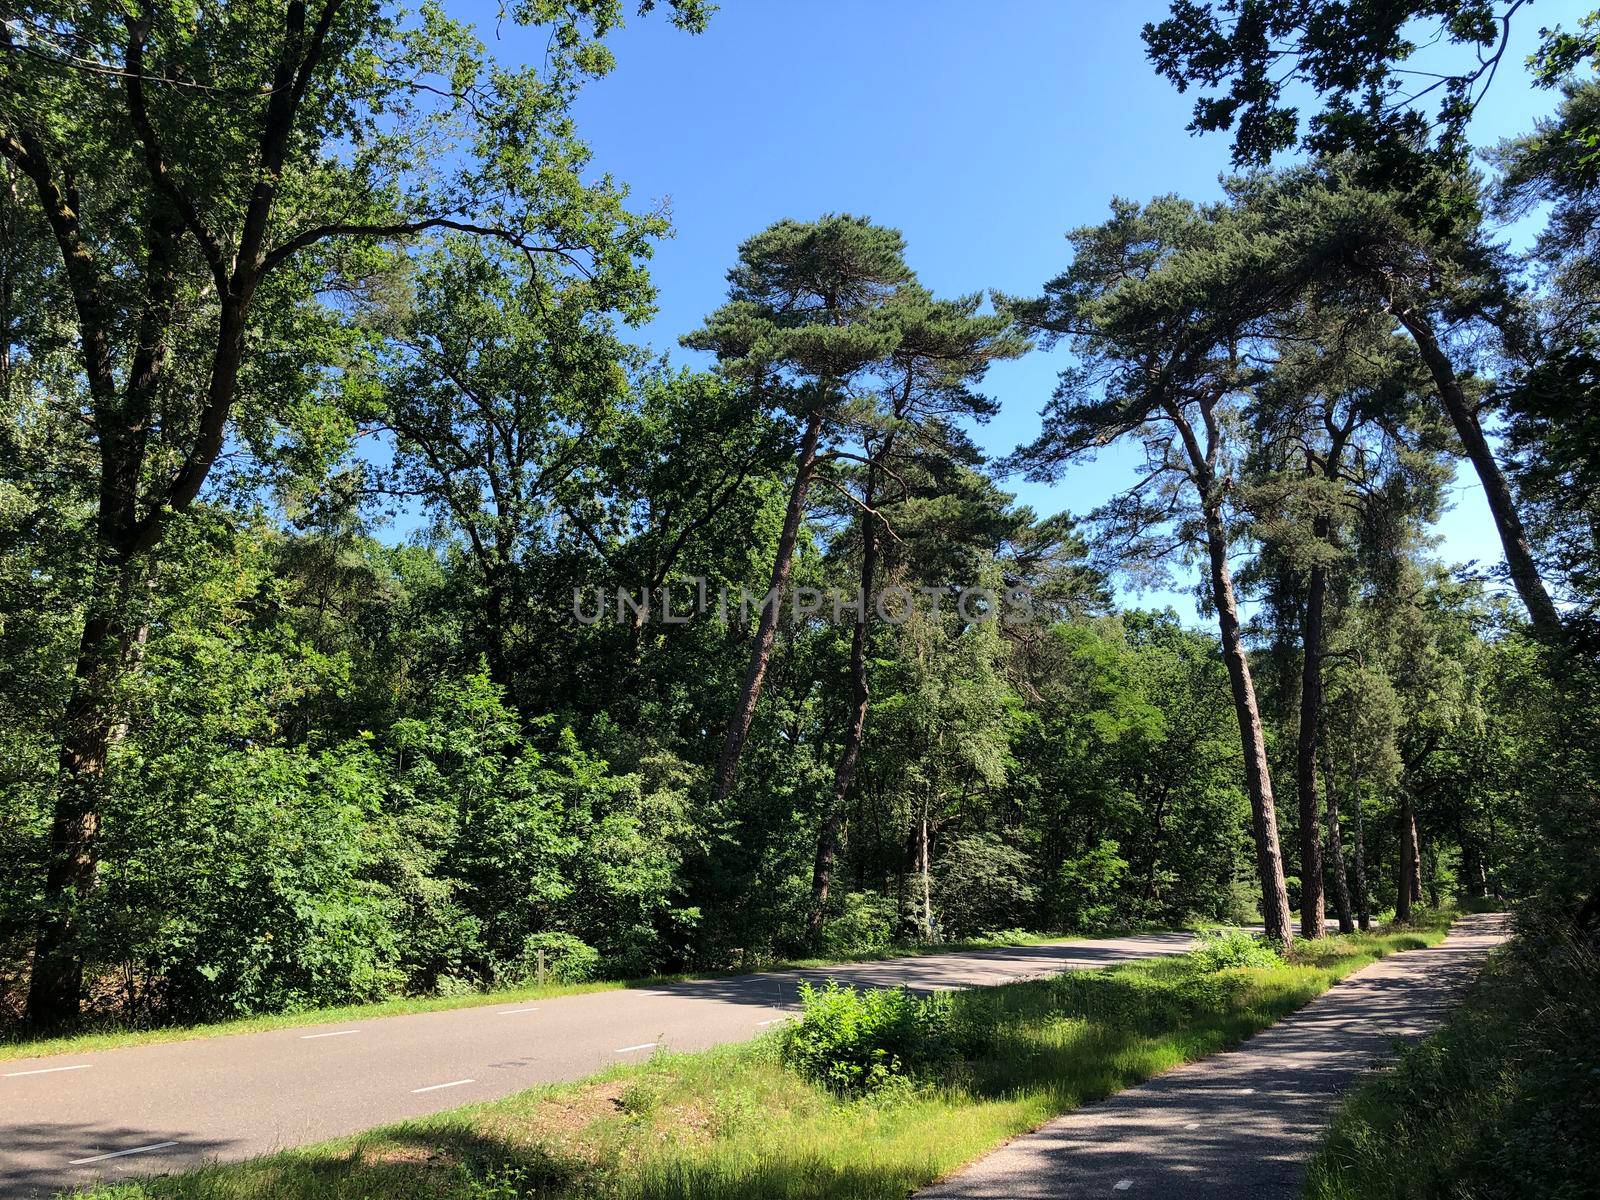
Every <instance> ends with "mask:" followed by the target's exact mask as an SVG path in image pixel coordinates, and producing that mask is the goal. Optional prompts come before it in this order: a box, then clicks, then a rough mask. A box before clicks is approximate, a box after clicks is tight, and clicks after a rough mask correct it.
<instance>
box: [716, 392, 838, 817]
mask: <svg viewBox="0 0 1600 1200" xmlns="http://www.w3.org/2000/svg"><path fill="white" fill-rule="evenodd" d="M822 419H823V413H822V410H821V409H820V408H818V409H816V410H814V411H813V412H812V413H811V414H810V415H809V416H808V417H807V418H806V428H805V435H804V436H803V437H802V438H801V441H800V454H799V458H798V460H797V461H796V464H795V473H794V483H793V485H792V486H791V487H790V488H789V507H788V509H787V510H786V511H785V513H784V516H783V532H782V533H781V534H780V535H779V537H778V549H777V553H776V554H775V555H774V556H773V560H772V578H771V581H770V586H769V587H768V589H767V597H766V601H764V602H763V603H762V605H761V619H760V621H759V622H758V623H757V625H756V637H755V642H754V644H753V645H752V646H751V647H750V665H749V666H748V667H747V668H746V670H745V676H744V685H743V686H742V687H741V688H740V689H739V699H738V702H737V703H736V704H735V705H734V709H733V714H732V715H731V716H730V717H729V718H728V732H727V734H726V736H725V737H724V738H723V742H722V754H721V756H720V757H719V758H718V760H717V789H716V798H717V800H718V801H721V800H726V799H727V798H728V794H729V793H730V792H732V791H733V785H734V782H735V780H736V779H737V778H738V775H739V756H740V755H741V754H742V753H743V752H744V743H745V739H746V738H747V737H749V736H750V723H751V721H752V720H754V718H755V712H756V703H757V701H759V700H760V699H761V685H762V683H763V682H764V681H765V680H766V676H767V664H768V663H769V662H770V661H771V660H772V643H773V640H774V638H775V637H776V636H777V632H778V612H779V610H780V609H781V608H782V607H783V592H784V589H785V588H786V587H788V585H789V570H790V568H791V567H792V566H793V565H794V547H795V541H796V539H797V538H798V537H799V536H800V523H801V521H803V520H804V519H805V511H806V493H807V491H808V490H809V489H810V487H811V475H812V472H813V471H814V470H815V468H816V465H817V443H818V441H819V440H820V439H821V437H822Z"/></svg>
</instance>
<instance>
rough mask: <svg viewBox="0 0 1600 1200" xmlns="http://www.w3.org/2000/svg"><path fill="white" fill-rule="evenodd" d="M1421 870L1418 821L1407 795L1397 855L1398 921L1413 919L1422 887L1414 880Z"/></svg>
mask: <svg viewBox="0 0 1600 1200" xmlns="http://www.w3.org/2000/svg"><path fill="white" fill-rule="evenodd" d="M1420 872H1421V862H1420V860H1419V859H1418V857H1417V823H1416V820H1415V819H1414V818H1413V817H1412V815H1411V798H1410V797H1409V796H1406V797H1402V799H1401V801H1400V852H1399V854H1398V855H1396V856H1395V901H1394V919H1395V920H1396V921H1409V920H1410V919H1411V906H1412V904H1413V903H1415V902H1416V900H1417V899H1418V892H1420V891H1421V888H1420V887H1414V886H1413V883H1412V881H1413V879H1415V878H1416V877H1417V876H1418V875H1419V874H1420Z"/></svg>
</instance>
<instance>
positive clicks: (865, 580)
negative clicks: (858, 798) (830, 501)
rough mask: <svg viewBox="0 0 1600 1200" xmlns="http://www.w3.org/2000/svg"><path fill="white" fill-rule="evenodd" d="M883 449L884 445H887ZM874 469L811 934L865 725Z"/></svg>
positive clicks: (817, 925) (822, 906) (824, 904)
mask: <svg viewBox="0 0 1600 1200" xmlns="http://www.w3.org/2000/svg"><path fill="white" fill-rule="evenodd" d="M886 449H887V447H886ZM875 473H876V469H875V468H869V469H868V472H867V481H866V484H865V488H864V493H865V496H864V499H865V507H864V509H863V511H862V513H861V595H860V597H859V600H860V605H861V606H860V608H859V609H857V610H856V624H855V629H854V631H853V632H852V633H851V635H850V691H851V699H852V708H851V711H850V725H849V727H848V728H847V729H846V730H845V739H844V747H843V749H842V750H841V751H840V753H839V762H838V765H837V766H836V767H835V768H834V773H833V793H832V796H831V797H830V800H829V803H828V811H827V812H825V813H824V814H823V815H822V827H821V829H820V830H819V831H818V833H817V856H816V861H815V863H814V864H813V866H812V869H811V914H810V932H811V936H812V937H813V938H814V937H816V935H817V934H818V933H820V932H821V930H822V923H823V921H824V920H825V919H826V917H827V910H828V888H829V886H830V885H831V883H832V880H833V867H834V862H835V860H836V859H837V858H838V855H839V834H840V831H841V829H842V828H843V825H844V813H845V799H846V797H847V796H848V795H849V792H850V784H851V782H852V781H853V780H854V779H855V776H856V764H857V763H858V762H860V760H861V741H862V737H863V734H864V732H865V730H866V724H867V702H868V699H869V697H870V693H869V691H868V688H867V631H868V630H867V614H868V613H870V612H871V611H872V587H873V583H874V581H875V579H876V576H877V568H878V530H877V523H876V519H875V517H874V516H873V512H872V504H873V501H874V499H875V497H876V489H875V488H874V483H875Z"/></svg>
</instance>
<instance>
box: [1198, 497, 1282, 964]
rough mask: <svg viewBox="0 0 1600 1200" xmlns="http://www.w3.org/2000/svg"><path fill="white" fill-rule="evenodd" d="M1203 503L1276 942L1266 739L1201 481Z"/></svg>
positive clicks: (1277, 865) (1278, 888) (1277, 902)
mask: <svg viewBox="0 0 1600 1200" xmlns="http://www.w3.org/2000/svg"><path fill="white" fill-rule="evenodd" d="M1201 497H1202V505H1203V507H1204V509H1205V522H1206V550H1207V555H1208V558H1209V560H1210V567H1211V594H1212V597H1213V599H1214V601H1215V603H1216V608H1217V625H1218V628H1219V631H1220V633H1221V635H1222V656H1223V659H1224V660H1225V661H1226V663H1227V666H1228V683H1229V686H1230V687H1231V689H1232V691H1233V707H1234V713H1235V715H1236V716H1237V717H1238V721H1239V737H1240V741H1241V743H1242V746H1243V750H1244V775H1245V786H1246V788H1247V789H1248V791H1249V794H1250V814H1251V819H1252V827H1253V831H1254V833H1255V843H1256V869H1257V873H1258V874H1259V876H1260V879H1261V917H1262V920H1263V921H1264V922H1265V923H1266V929H1267V937H1268V938H1270V939H1271V940H1272V941H1274V942H1276V943H1277V944H1278V945H1280V946H1287V945H1289V944H1290V942H1292V941H1293V940H1294V925H1293V923H1292V921H1291V920H1290V916H1289V891H1288V888H1287V887H1286V886H1285V884H1284V880H1283V852H1282V850H1281V849H1280V847H1279V844H1278V814H1277V808H1276V805H1275V804H1274V801H1273V798H1272V772H1271V769H1270V768H1269V766H1268V763H1267V742H1266V738H1265V736H1264V735H1263V733H1262V728H1261V709H1260V707H1259V705H1258V704H1257V703H1256V690H1255V682H1254V680H1253V679H1252V678H1251V675H1250V659H1249V657H1248V656H1247V655H1246V653H1245V648H1244V635H1243V631H1242V629H1241V627H1240V623H1239V605H1238V601H1237V600H1236V599H1235V597H1234V592H1233V572H1232V571H1231V570H1230V569H1229V567H1228V539H1227V531H1226V530H1225V529H1224V527H1223V522H1222V514H1221V512H1220V511H1219V509H1218V502H1217V500H1216V497H1215V495H1214V493H1213V491H1212V489H1211V488H1210V487H1209V486H1202V487H1201Z"/></svg>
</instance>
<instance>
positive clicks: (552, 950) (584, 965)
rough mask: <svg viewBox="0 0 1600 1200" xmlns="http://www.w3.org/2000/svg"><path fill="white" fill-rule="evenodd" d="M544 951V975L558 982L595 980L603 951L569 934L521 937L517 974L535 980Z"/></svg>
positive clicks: (538, 934) (527, 979)
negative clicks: (541, 952)
mask: <svg viewBox="0 0 1600 1200" xmlns="http://www.w3.org/2000/svg"><path fill="white" fill-rule="evenodd" d="M541 950H543V951H544V963H545V978H547V979H551V980H554V981H555V982H557V983H582V982H583V981H584V980H586V979H593V978H594V975H595V972H596V970H597V969H598V968H599V966H600V952H599V951H598V950H596V949H595V948H594V947H593V946H590V945H588V944H587V943H585V942H582V941H579V940H578V939H577V938H575V937H573V936H572V935H571V934H570V933H535V934H530V935H529V936H528V937H526V938H524V939H523V940H522V954H521V957H520V958H519V960H518V974H519V975H520V976H521V979H522V980H523V981H532V980H534V979H536V978H537V977H538V973H539V951H541Z"/></svg>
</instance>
